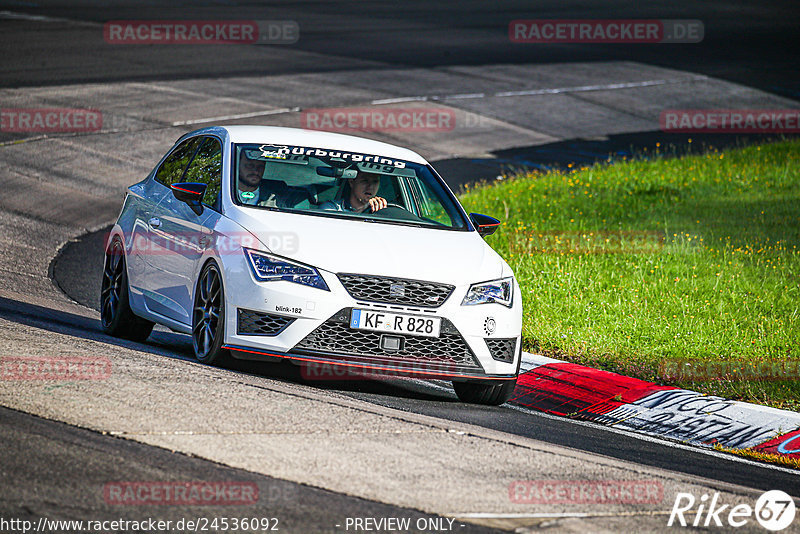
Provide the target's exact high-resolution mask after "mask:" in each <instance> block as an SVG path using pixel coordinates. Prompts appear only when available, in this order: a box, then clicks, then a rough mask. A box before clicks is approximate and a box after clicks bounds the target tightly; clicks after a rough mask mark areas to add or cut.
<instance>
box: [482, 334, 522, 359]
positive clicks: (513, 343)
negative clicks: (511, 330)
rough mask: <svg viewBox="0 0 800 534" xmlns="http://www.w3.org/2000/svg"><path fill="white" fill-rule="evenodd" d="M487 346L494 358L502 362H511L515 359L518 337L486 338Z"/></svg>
mask: <svg viewBox="0 0 800 534" xmlns="http://www.w3.org/2000/svg"><path fill="white" fill-rule="evenodd" d="M485 341H486V346H487V347H489V353H491V355H492V358H494V359H495V360H497V361H500V362H508V363H511V362H513V361H514V353H515V352H516V348H517V338H515V337H512V338H509V339H486V340H485Z"/></svg>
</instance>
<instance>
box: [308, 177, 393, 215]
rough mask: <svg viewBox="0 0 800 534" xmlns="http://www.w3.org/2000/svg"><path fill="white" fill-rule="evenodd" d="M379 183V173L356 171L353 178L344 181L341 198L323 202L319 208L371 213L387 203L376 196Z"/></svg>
mask: <svg viewBox="0 0 800 534" xmlns="http://www.w3.org/2000/svg"><path fill="white" fill-rule="evenodd" d="M380 185H381V176H380V175H379V174H375V173H371V172H364V171H358V174H357V175H356V177H355V178H350V179H348V180H347V182H346V183H345V186H344V191H343V192H342V198H340V199H336V200H329V201H327V202H323V203H322V204H321V205H320V208H321V209H324V210H333V211H352V212H355V213H364V212H366V213H373V212H376V211H378V210H382V209H383V208H385V207H386V206H388V203H387V202H386V199H385V198H383V197H379V196H376V195H377V194H378V188H379V187H380Z"/></svg>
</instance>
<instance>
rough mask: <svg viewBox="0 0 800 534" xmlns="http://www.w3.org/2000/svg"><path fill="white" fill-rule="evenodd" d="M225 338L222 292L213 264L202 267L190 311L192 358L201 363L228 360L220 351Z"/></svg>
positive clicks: (224, 353)
mask: <svg viewBox="0 0 800 534" xmlns="http://www.w3.org/2000/svg"><path fill="white" fill-rule="evenodd" d="M224 337H225V291H224V289H223V287H222V276H221V275H220V272H219V268H218V267H217V265H216V264H215V263H214V262H211V263H209V264H208V265H206V266H205V267H203V270H202V272H201V273H200V280H199V282H198V283H197V291H195V298H194V310H193V312H192V345H193V347H194V355H195V357H197V359H198V360H200V361H201V362H203V363H207V364H220V363H223V362H225V361H226V360H227V359H228V351H227V350H225V349H223V348H222V342H223V338H224Z"/></svg>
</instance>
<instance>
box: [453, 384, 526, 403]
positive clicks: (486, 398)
mask: <svg viewBox="0 0 800 534" xmlns="http://www.w3.org/2000/svg"><path fill="white" fill-rule="evenodd" d="M516 385H517V379H516V378H514V379H513V380H505V381H503V382H500V383H499V384H497V383H494V384H491V383H490V384H487V383H484V382H453V389H454V390H455V392H456V395H458V398H459V399H461V401H462V402H467V403H470V404H486V405H488V406H500V405H501V404H503V403H504V402H506V401H507V400H508V399H510V398H511V394H512V393H514V388H515V387H516Z"/></svg>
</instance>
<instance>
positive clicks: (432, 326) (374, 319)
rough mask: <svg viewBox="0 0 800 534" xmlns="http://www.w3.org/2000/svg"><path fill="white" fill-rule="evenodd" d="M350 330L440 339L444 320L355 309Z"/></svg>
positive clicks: (351, 317)
mask: <svg viewBox="0 0 800 534" xmlns="http://www.w3.org/2000/svg"><path fill="white" fill-rule="evenodd" d="M350 328H355V329H356V330H373V331H375V332H389V333H392V334H408V335H410V336H424V337H439V332H440V331H441V329H442V319H441V317H421V316H419V315H403V314H400V313H386V312H376V311H371V310H356V309H354V310H353V314H352V315H351V316H350Z"/></svg>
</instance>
